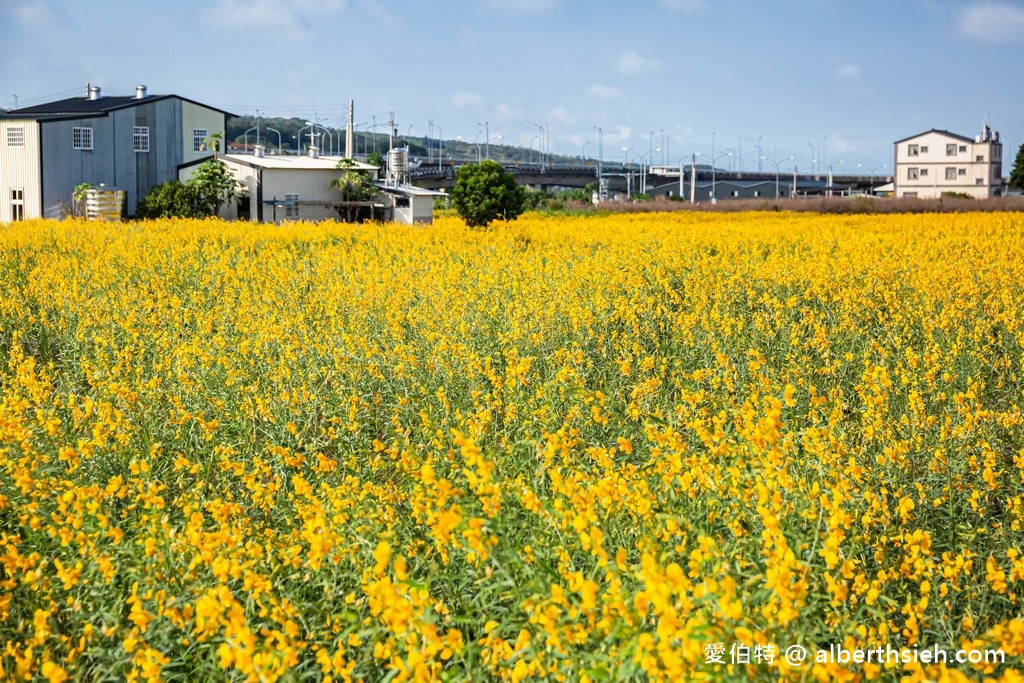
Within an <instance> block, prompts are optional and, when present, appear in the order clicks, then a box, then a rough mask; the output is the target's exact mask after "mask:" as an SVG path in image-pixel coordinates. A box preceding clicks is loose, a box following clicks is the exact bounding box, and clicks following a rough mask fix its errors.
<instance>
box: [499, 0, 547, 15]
mask: <svg viewBox="0 0 1024 683" xmlns="http://www.w3.org/2000/svg"><path fill="white" fill-rule="evenodd" d="M562 1H563V0H486V2H485V3H484V4H485V5H486V6H487V7H488V8H490V9H492V10H500V11H503V12H526V13H528V14H545V13H547V12H550V11H551V10H553V9H555V8H556V7H558V5H560V4H562Z"/></svg>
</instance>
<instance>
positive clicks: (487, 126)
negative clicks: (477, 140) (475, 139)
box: [476, 121, 491, 163]
mask: <svg viewBox="0 0 1024 683" xmlns="http://www.w3.org/2000/svg"><path fill="white" fill-rule="evenodd" d="M476 125H478V126H482V127H483V129H484V146H485V147H486V148H487V158H488V159H490V158H491V144H490V143H491V122H490V121H484V122H483V123H479V122H478V123H477V124H476ZM477 134H479V131H478V132H477ZM476 156H477V163H480V153H479V151H478V152H477V155H476Z"/></svg>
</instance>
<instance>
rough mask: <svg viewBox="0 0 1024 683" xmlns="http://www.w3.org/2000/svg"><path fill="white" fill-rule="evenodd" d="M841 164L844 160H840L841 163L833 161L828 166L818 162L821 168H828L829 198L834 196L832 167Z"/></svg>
mask: <svg viewBox="0 0 1024 683" xmlns="http://www.w3.org/2000/svg"><path fill="white" fill-rule="evenodd" d="M826 137H827V136H826ZM841 163H843V161H842V159H840V160H839V161H833V162H832V163H831V164H826V163H825V162H824V161H819V162H818V166H819V168H820V167H821V166H825V167H826V168H828V185H827V186H826V187H828V196H829V197H831V196H832V167H833V166H838V165H839V164H841Z"/></svg>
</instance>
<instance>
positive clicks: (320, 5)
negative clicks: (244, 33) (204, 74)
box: [206, 0, 347, 40]
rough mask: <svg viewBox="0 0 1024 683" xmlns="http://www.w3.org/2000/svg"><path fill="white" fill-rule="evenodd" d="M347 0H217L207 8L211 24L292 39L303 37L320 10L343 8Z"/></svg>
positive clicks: (306, 36)
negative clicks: (261, 31) (267, 32)
mask: <svg viewBox="0 0 1024 683" xmlns="http://www.w3.org/2000/svg"><path fill="white" fill-rule="evenodd" d="M346 4H347V2H346V0H322V1H318V0H217V1H216V2H215V3H213V4H212V5H211V6H210V8H209V9H208V10H207V11H206V18H207V19H208V20H209V21H210V22H211V23H214V24H220V25H225V26H231V27H233V28H243V29H252V30H263V31H270V32H273V33H275V34H280V35H283V36H285V37H286V38H289V39H291V40H304V39H306V38H308V37H309V35H310V33H311V32H312V29H313V25H314V22H312V21H310V20H309V19H307V18H306V17H307V15H308V16H309V17H311V18H318V17H320V16H321V15H322V14H323V13H325V12H326V13H337V12H340V11H342V10H344V9H345V7H346Z"/></svg>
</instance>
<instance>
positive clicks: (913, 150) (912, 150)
mask: <svg viewBox="0 0 1024 683" xmlns="http://www.w3.org/2000/svg"><path fill="white" fill-rule="evenodd" d="M917 150H918V147H917V145H907V156H912V157H916V156H917Z"/></svg>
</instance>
